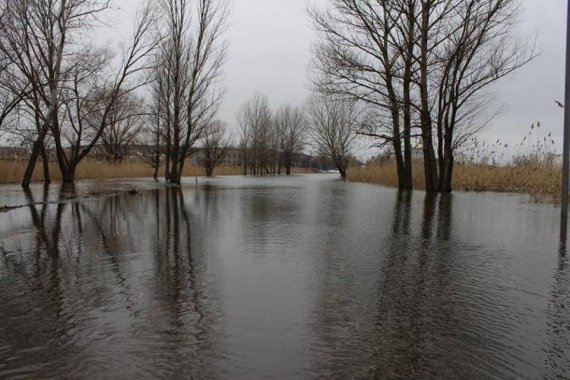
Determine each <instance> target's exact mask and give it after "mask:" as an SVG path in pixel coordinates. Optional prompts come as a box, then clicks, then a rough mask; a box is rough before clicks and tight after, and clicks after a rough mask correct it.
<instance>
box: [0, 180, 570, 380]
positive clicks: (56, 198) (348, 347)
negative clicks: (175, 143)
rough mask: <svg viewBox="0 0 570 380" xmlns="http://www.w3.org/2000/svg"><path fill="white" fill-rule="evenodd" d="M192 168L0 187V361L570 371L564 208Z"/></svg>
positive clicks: (560, 374) (538, 374)
mask: <svg viewBox="0 0 570 380" xmlns="http://www.w3.org/2000/svg"><path fill="white" fill-rule="evenodd" d="M200 181H201V182H200V184H199V185H198V186H197V187H196V186H195V185H194V180H193V179H188V183H189V184H188V185H186V186H184V187H182V188H181V189H180V188H175V187H166V186H164V185H160V184H159V185H157V184H154V183H153V182H152V181H134V182H125V183H113V182H102V183H94V182H82V183H79V184H78V185H77V186H76V187H75V188H61V187H59V186H52V187H51V188H50V189H48V190H46V191H44V189H43V187H34V188H33V189H32V192H31V193H28V194H26V193H23V192H22V191H21V190H20V189H19V188H18V187H17V186H3V187H0V206H1V205H7V206H19V205H21V206H24V207H19V208H14V209H11V210H9V211H6V212H2V213H0V378H57V379H61V378H120V379H123V378H124V379H127V378H128V379H142V378H207V379H209V378H231V379H257V378H276V379H284V378H327V379H329V378H338V379H342V378H405V379H410V378H421V379H426V378H470V379H477V378H513V379H515V378H516V379H523V378H528V379H537V378H552V379H554V378H568V377H570V267H569V265H568V256H567V253H566V248H565V244H564V241H563V240H562V241H561V239H560V237H561V233H560V230H561V229H560V223H559V217H558V212H559V211H558V209H557V208H556V207H554V206H552V205H540V204H535V203H533V202H531V201H530V199H529V198H528V197H526V196H520V195H501V194H493V193H486V194H472V193H455V194H453V195H445V196H426V194H425V193H423V192H413V193H398V192H397V191H396V190H394V189H387V188H382V187H378V186H372V185H364V184H354V183H343V182H341V181H338V180H337V179H336V176H335V175H307V176H293V177H291V178H259V179H257V178H237V177H236V178H218V179H212V180H208V181H206V180H205V179H201V180H200ZM130 187H135V188H137V189H138V192H137V193H134V194H133V193H126V192H125V191H124V190H125V189H129V188H130ZM562 235H564V234H562Z"/></svg>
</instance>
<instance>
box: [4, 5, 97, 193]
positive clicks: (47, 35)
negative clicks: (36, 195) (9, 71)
mask: <svg viewBox="0 0 570 380" xmlns="http://www.w3.org/2000/svg"><path fill="white" fill-rule="evenodd" d="M105 7H106V4H99V3H95V2H89V1H84V0H68V1H65V0H59V1H50V2H37V1H32V0H14V1H7V2H6V3H5V4H4V7H3V10H2V14H3V19H2V23H1V24H0V50H1V51H2V55H3V58H4V59H6V60H7V61H8V62H9V63H10V64H11V66H12V68H13V70H14V76H15V78H17V79H18V80H19V81H22V82H27V83H28V85H29V87H30V93H29V96H28V97H26V99H24V100H25V104H26V106H27V107H28V109H29V113H30V114H32V115H33V116H32V117H31V120H33V122H34V123H35V128H33V129H31V131H34V132H35V137H34V143H33V148H32V152H31V156H30V160H29V163H28V166H27V169H26V172H25V174H24V178H23V180H22V186H24V187H27V186H28V185H29V184H30V182H31V177H32V173H33V170H34V168H35V165H36V162H37V159H38V157H39V155H40V153H41V152H42V151H45V150H44V140H45V137H46V135H47V133H48V131H49V129H50V127H51V124H52V123H53V120H54V119H55V118H56V117H57V116H56V115H57V113H58V107H59V101H60V95H61V90H62V88H63V78H64V76H65V68H64V64H63V61H64V58H65V57H67V56H68V55H69V54H70V52H68V51H67V49H66V48H67V47H68V41H69V34H70V33H73V32H75V31H77V30H79V29H81V28H82V27H83V26H84V25H85V24H86V23H87V22H88V21H89V20H90V19H92V18H93V17H94V16H95V15H96V14H97V13H99V12H100V11H101V10H102V9H104V8H105ZM17 88H18V89H17V90H16V92H17V91H20V89H21V86H17Z"/></svg>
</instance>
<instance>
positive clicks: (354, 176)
mask: <svg viewBox="0 0 570 380" xmlns="http://www.w3.org/2000/svg"><path fill="white" fill-rule="evenodd" d="M348 179H349V180H350V181H354V182H365V183H373V184H379V185H385V186H392V187H396V186H397V185H398V179H397V176H396V167H395V164H393V163H385V164H376V165H371V166H367V167H359V168H351V169H350V170H349V171H348ZM414 186H415V187H416V188H417V189H424V188H425V182H424V177H423V167H422V163H421V162H416V163H414ZM560 187H561V170H560V167H558V166H556V165H546V166H533V165H529V166H493V165H456V166H455V172H454V179H453V188H454V189H456V190H465V191H496V192H517V193H527V194H531V195H535V196H546V197H549V198H551V199H558V198H560Z"/></svg>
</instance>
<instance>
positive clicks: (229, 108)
mask: <svg viewBox="0 0 570 380" xmlns="http://www.w3.org/2000/svg"><path fill="white" fill-rule="evenodd" d="M122 1H124V3H123V2H121V3H119V2H118V1H117V2H116V3H115V4H123V5H122V11H121V12H117V13H116V17H117V18H119V19H121V18H125V20H124V21H125V22H124V23H123V22H120V23H119V26H118V27H117V31H118V32H121V31H124V30H125V29H124V28H125V25H128V23H129V21H130V20H131V19H132V17H130V16H129V13H130V12H132V10H133V9H134V7H135V6H136V4H137V3H138V2H139V1H138V0H122ZM320 1H324V0H320ZM231 2H232V12H231V17H230V28H229V31H228V34H227V39H228V40H229V43H230V51H229V57H228V61H227V63H226V65H225V69H224V72H225V85H226V88H227V94H226V97H225V101H224V103H223V106H222V108H221V110H220V114H219V118H220V119H222V120H224V121H226V122H227V123H228V124H229V125H230V126H232V127H234V126H235V115H236V113H237V111H238V109H239V107H240V105H241V104H242V103H243V102H244V101H245V100H246V99H247V98H248V97H250V96H252V95H253V94H254V93H255V92H260V93H262V94H265V95H267V96H268V97H269V99H270V102H271V105H272V106H273V107H278V106H279V105H281V104H285V103H290V104H292V105H301V104H302V103H303V101H304V99H305V98H306V96H307V94H308V91H307V86H306V78H307V71H308V69H309V62H310V46H311V44H312V43H313V42H314V41H315V36H314V33H313V32H312V30H311V27H310V21H309V19H308V17H307V15H306V3H307V0H232V1H231ZM565 3H566V1H565V0H523V4H524V12H523V14H522V17H521V20H520V21H521V24H520V33H521V34H523V35H524V36H526V37H527V38H530V39H533V38H535V37H536V38H537V42H538V46H539V48H540V51H541V55H540V56H539V57H538V58H536V59H535V61H533V62H532V63H530V64H529V65H528V66H526V67H525V68H523V69H521V70H520V71H518V72H516V73H515V74H513V75H511V76H510V77H508V78H506V79H503V80H502V81H501V82H500V83H499V84H498V85H496V86H495V89H494V90H495V94H496V100H497V101H499V102H501V103H502V104H503V105H504V108H503V112H502V113H501V114H500V115H499V116H498V117H497V118H496V119H495V120H494V121H493V123H492V125H490V126H489V127H488V128H487V129H486V130H485V131H484V132H483V133H481V135H482V137H483V138H484V139H486V140H488V141H494V140H496V139H497V138H501V139H502V140H503V141H505V142H508V143H509V144H510V145H511V146H514V145H515V144H516V143H518V142H519V141H520V140H521V139H522V137H523V136H524V135H525V133H528V130H529V127H530V125H531V124H532V123H533V122H535V121H540V122H541V124H542V128H544V129H545V130H546V131H548V132H552V134H553V136H555V137H556V141H557V142H558V144H559V145H560V146H561V142H562V122H563V112H562V109H561V108H558V107H557V106H556V104H555V103H554V100H561V101H562V100H563V97H564V51H565V22H566V18H565V10H566V8H565V7H566V6H565Z"/></svg>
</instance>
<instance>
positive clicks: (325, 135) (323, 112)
mask: <svg viewBox="0 0 570 380" xmlns="http://www.w3.org/2000/svg"><path fill="white" fill-rule="evenodd" d="M307 119H308V124H309V135H310V144H311V146H312V147H313V148H314V149H315V150H316V151H317V153H318V154H320V155H322V156H324V157H326V158H328V159H330V160H331V161H332V162H333V163H334V165H335V166H336V168H337V169H338V171H339V173H340V175H341V177H342V179H346V173H347V170H348V165H349V160H350V158H351V156H352V149H353V148H354V143H355V138H356V133H355V131H354V129H355V127H356V126H357V124H358V123H357V110H356V106H355V104H354V102H348V101H345V100H342V99H337V98H334V97H331V96H322V95H321V96H313V97H312V98H311V99H309V101H308V103H307Z"/></svg>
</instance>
